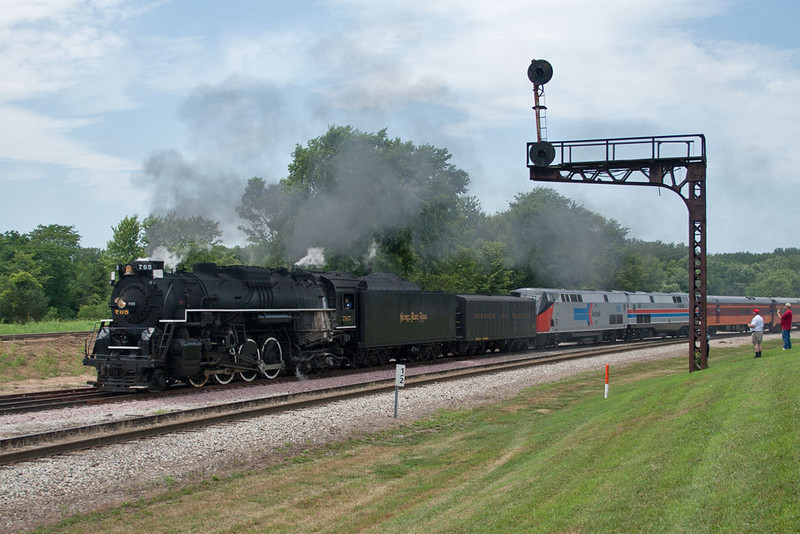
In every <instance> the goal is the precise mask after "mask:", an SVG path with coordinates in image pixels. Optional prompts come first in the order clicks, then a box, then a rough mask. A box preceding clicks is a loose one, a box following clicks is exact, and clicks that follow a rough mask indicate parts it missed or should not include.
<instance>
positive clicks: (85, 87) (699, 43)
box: [0, 0, 800, 253]
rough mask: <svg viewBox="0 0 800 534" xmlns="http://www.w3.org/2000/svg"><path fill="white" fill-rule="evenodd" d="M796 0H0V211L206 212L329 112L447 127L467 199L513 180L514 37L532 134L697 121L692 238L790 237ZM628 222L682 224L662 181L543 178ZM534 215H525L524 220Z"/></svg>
mask: <svg viewBox="0 0 800 534" xmlns="http://www.w3.org/2000/svg"><path fill="white" fill-rule="evenodd" d="M797 20H800V2H795V1H794V0H754V1H749V0H691V1H689V0H605V1H603V2H596V1H594V0H535V1H531V0H493V1H492V2H484V1H477V0H459V1H454V0H433V1H432V0H424V1H422V0H404V1H402V2H380V1H375V0H319V1H305V0H298V1H294V2H285V1H270V0H264V1H257V0H225V1H222V0H219V1H212V0H158V1H155V0H153V1H147V0H137V1H126V0H95V1H81V0H5V1H4V2H3V6H2V9H0V232H6V231H12V230H13V231H18V232H20V233H27V232H29V231H31V230H32V229H34V228H36V226H37V225H40V224H41V225H49V224H59V225H67V226H70V225H71V226H74V227H75V230H76V231H77V233H78V234H79V235H80V236H81V245H82V246H84V247H100V248H105V246H106V243H107V242H108V241H109V240H110V239H111V237H112V235H113V231H112V228H113V227H114V226H116V225H117V224H119V222H120V221H121V220H122V219H123V218H124V217H126V216H130V215H134V214H137V215H139V217H140V218H144V217H145V216H147V215H148V214H150V213H161V214H163V213H168V212H171V211H174V212H176V213H178V214H181V215H203V216H206V217H211V218H214V219H216V220H218V221H220V223H221V224H222V226H223V227H224V228H225V235H224V242H225V244H227V245H229V246H232V245H235V244H244V239H243V237H242V235H241V234H240V233H239V232H238V231H237V230H236V228H237V226H238V225H240V224H242V221H239V220H237V219H236V215H235V208H236V206H237V205H238V204H239V202H240V200H241V195H242V193H243V192H244V187H245V185H246V183H247V180H248V179H249V178H251V177H253V176H258V177H261V178H263V179H265V180H267V181H268V182H274V181H277V180H279V179H281V178H284V177H286V176H287V174H288V171H287V165H288V164H289V163H290V161H291V157H292V151H293V150H294V148H295V146H296V145H298V144H299V145H305V144H306V143H307V142H308V141H309V140H310V139H313V138H316V137H319V136H321V135H323V134H324V133H325V132H326V131H327V130H328V127H329V126H331V125H351V126H353V127H355V128H358V129H359V130H361V131H364V132H377V131H379V130H381V129H383V128H386V129H387V133H388V135H389V137H391V138H394V137H399V138H401V139H402V140H404V141H412V142H413V143H415V144H417V145H421V144H432V145H434V146H436V147H438V148H446V149H447V150H448V151H449V152H450V153H451V154H452V159H451V162H452V163H453V164H454V165H455V166H457V167H458V168H461V169H463V170H465V171H467V172H468V173H469V176H470V179H471V185H470V191H469V194H471V195H474V196H475V197H476V198H477V199H478V200H479V201H480V203H481V206H482V207H483V209H484V211H485V212H486V213H496V212H502V211H505V210H506V209H507V208H508V205H509V202H512V201H513V200H514V197H515V195H518V194H520V193H524V192H526V191H530V190H532V189H533V188H534V187H538V186H542V185H545V184H539V183H535V182H531V181H530V179H529V173H528V169H527V167H526V157H525V147H526V143H527V142H529V141H535V140H536V130H535V116H534V112H533V110H532V106H533V91H532V85H531V83H530V81H529V80H528V78H527V76H526V71H527V68H528V65H529V64H530V62H531V60H532V59H534V58H536V59H546V60H547V61H548V62H550V63H551V65H552V66H553V71H554V74H553V78H552V80H551V81H550V82H549V83H548V84H547V85H546V86H545V98H546V105H547V138H548V139H549V140H551V141H559V140H575V139H598V138H603V139H605V138H613V137H634V136H654V135H679V134H703V135H705V137H706V141H707V158H708V167H707V175H706V198H707V210H708V222H707V233H706V235H707V250H708V252H710V253H720V252H738V251H749V252H770V251H772V250H774V249H776V248H788V247H800V234H798V232H797V231H796V219H797V215H796V214H797V208H796V206H797V204H798V201H800V175H798V173H797V172H795V171H796V170H797V169H800V149H798V148H797V147H796V139H797V137H798V125H799V124H800V105H799V104H798V96H800V41H799V40H798V39H797V38H796V37H795V36H796V31H795V28H794V26H795V24H796V21H797ZM547 186H548V187H552V188H553V189H556V190H557V191H558V192H559V193H561V194H562V195H564V196H566V197H568V198H571V199H573V200H574V201H575V202H576V203H578V204H580V205H583V206H584V207H585V208H587V209H589V210H592V211H594V212H597V213H599V214H601V215H603V216H604V217H606V218H609V219H614V220H616V221H617V222H619V223H620V224H621V225H622V226H623V227H625V228H627V229H628V235H629V237H633V238H638V239H644V240H648V241H655V240H659V241H663V242H667V243H687V242H688V238H689V224H688V213H687V210H686V207H685V205H684V203H683V200H681V198H680V197H679V196H678V195H676V194H675V193H673V192H671V191H669V190H664V189H660V188H654V187H653V188H650V187H631V186H616V185H615V186H612V185H597V184H554V185H553V184H547ZM531 231H535V229H532V230H531Z"/></svg>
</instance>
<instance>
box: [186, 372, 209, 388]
mask: <svg viewBox="0 0 800 534" xmlns="http://www.w3.org/2000/svg"><path fill="white" fill-rule="evenodd" d="M186 381H187V382H189V383H190V384H191V385H192V386H194V387H196V388H201V387H203V386H205V385H206V383H207V382H208V376H207V375H206V374H205V372H203V371H200V372H199V373H197V374H196V375H194V376H187V377H186Z"/></svg>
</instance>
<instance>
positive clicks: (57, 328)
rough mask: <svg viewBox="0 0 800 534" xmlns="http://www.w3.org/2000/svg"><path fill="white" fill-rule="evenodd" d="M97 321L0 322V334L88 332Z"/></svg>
mask: <svg viewBox="0 0 800 534" xmlns="http://www.w3.org/2000/svg"><path fill="white" fill-rule="evenodd" d="M98 322H99V321H86V320H74V321H41V322H30V323H25V324H18V323H11V324H2V323H0V335H6V336H7V335H11V334H44V333H50V332H88V331H90V330H92V329H93V328H94V326H95V325H96V324H97V323H98Z"/></svg>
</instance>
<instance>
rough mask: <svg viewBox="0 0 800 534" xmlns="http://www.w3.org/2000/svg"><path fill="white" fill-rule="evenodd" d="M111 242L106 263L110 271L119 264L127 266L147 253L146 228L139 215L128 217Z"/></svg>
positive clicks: (119, 226)
mask: <svg viewBox="0 0 800 534" xmlns="http://www.w3.org/2000/svg"><path fill="white" fill-rule="evenodd" d="M111 230H112V231H113V232H114V235H113V237H112V238H111V240H110V241H109V242H108V243H106V253H105V261H106V267H107V269H108V270H109V271H111V270H114V267H115V266H116V265H118V264H125V263H128V262H130V261H133V260H135V259H136V258H141V257H143V256H144V253H145V246H144V227H143V225H142V223H141V222H140V221H139V216H138V215H131V216H126V217H125V218H124V219H122V221H120V223H119V224H118V225H117V226H114V227H112V228H111Z"/></svg>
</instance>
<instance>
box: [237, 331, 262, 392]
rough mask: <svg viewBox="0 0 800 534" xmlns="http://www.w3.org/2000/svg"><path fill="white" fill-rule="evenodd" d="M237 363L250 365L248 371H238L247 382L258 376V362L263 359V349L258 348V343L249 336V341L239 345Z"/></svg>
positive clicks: (245, 365)
mask: <svg viewBox="0 0 800 534" xmlns="http://www.w3.org/2000/svg"><path fill="white" fill-rule="evenodd" d="M234 360H235V361H236V363H238V364H239V365H241V366H244V367H249V368H250V369H248V370H246V371H239V372H238V373H236V374H237V375H238V376H239V378H241V379H242V380H244V381H245V382H252V381H253V380H255V379H256V377H257V376H258V370H257V369H258V364H259V362H260V361H261V351H260V350H258V343H256V342H255V340H253V339H250V338H248V339H247V341H245V342H244V343H242V344H241V345H240V346H239V351H238V352H237V353H236V356H235V357H234Z"/></svg>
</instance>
